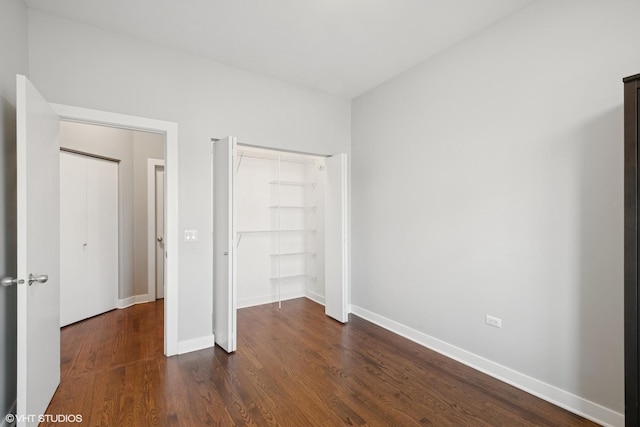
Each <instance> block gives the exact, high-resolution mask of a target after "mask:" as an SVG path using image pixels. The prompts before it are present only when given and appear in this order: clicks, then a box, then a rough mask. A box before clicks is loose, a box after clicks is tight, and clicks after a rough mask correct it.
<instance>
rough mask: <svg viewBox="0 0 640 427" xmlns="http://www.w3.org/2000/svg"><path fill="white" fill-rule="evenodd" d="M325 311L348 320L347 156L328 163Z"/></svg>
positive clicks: (343, 321)
mask: <svg viewBox="0 0 640 427" xmlns="http://www.w3.org/2000/svg"><path fill="white" fill-rule="evenodd" d="M325 166H326V171H327V177H326V181H325V205H324V206H325V217H324V221H325V223H324V230H325V237H324V239H325V240H324V245H325V246H324V248H325V249H324V263H325V278H324V280H325V282H324V293H325V295H324V298H325V307H324V311H325V313H326V314H327V316H330V317H333V318H334V319H336V320H337V321H339V322H342V323H345V322H347V321H348V320H349V306H348V304H349V299H348V295H349V268H348V266H349V250H348V247H347V243H348V228H347V225H348V210H347V208H348V197H347V194H348V193H347V191H348V187H347V155H346V154H337V155H335V156H332V157H329V158H327V160H326V161H325Z"/></svg>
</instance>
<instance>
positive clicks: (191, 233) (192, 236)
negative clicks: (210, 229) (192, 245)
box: [184, 230, 198, 242]
mask: <svg viewBox="0 0 640 427" xmlns="http://www.w3.org/2000/svg"><path fill="white" fill-rule="evenodd" d="M184 241H185V242H197V241H198V230H184Z"/></svg>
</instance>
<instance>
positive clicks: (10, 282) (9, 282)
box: [0, 277, 24, 286]
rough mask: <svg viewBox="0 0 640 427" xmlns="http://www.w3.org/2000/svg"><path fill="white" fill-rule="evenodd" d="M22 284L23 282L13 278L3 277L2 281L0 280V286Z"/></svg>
mask: <svg viewBox="0 0 640 427" xmlns="http://www.w3.org/2000/svg"><path fill="white" fill-rule="evenodd" d="M23 283H24V280H22V279H14V278H13V277H3V278H2V280H0V285H1V286H13V285H21V284H23Z"/></svg>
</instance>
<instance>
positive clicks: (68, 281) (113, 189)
mask: <svg viewBox="0 0 640 427" xmlns="http://www.w3.org/2000/svg"><path fill="white" fill-rule="evenodd" d="M60 206H61V209H60V269H61V270H60V277H61V286H60V325H61V326H65V325H68V324H70V323H74V322H77V321H80V320H83V319H86V318H88V317H91V316H95V315H97V314H101V313H104V312H105V311H109V310H111V309H114V308H115V307H116V303H117V298H118V165H117V163H115V162H111V161H107V160H101V159H95V158H91V157H87V156H82V155H79V154H72V153H65V152H62V153H60Z"/></svg>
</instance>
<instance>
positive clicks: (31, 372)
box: [16, 75, 60, 426]
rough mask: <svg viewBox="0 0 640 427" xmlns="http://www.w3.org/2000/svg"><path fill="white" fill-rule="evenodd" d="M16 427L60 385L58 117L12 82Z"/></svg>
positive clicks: (30, 90) (21, 83)
mask: <svg viewBox="0 0 640 427" xmlns="http://www.w3.org/2000/svg"><path fill="white" fill-rule="evenodd" d="M16 84H17V97H16V98H17V99H16V119H17V129H16V132H17V142H16V161H17V171H16V175H17V177H16V181H17V217H18V218H17V249H18V253H17V280H18V281H24V282H23V283H18V284H17V286H18V292H17V294H18V298H17V299H18V310H17V323H18V331H17V332H18V339H17V341H18V342H17V399H16V420H17V425H18V426H28V425H37V424H38V423H37V418H36V419H34V418H33V417H28V415H33V414H36V415H37V414H43V413H44V412H45V410H46V409H47V406H48V405H49V401H50V400H51V398H52V397H53V393H54V392H55V390H56V387H57V386H58V383H59V382H60V291H59V286H60V278H59V268H60V258H59V250H60V243H59V238H60V228H59V226H60V221H59V215H60V195H59V192H60V188H59V169H58V168H59V160H58V159H59V157H58V156H59V150H60V146H59V141H58V133H59V122H58V116H57V114H56V113H55V112H54V111H53V110H52V109H51V107H50V106H49V103H48V102H47V101H46V100H45V99H44V98H43V97H42V95H40V93H39V92H38V90H37V89H36V88H35V87H34V86H33V85H32V84H31V83H30V82H29V80H28V79H27V78H26V77H24V76H20V75H18V76H17V79H16Z"/></svg>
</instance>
